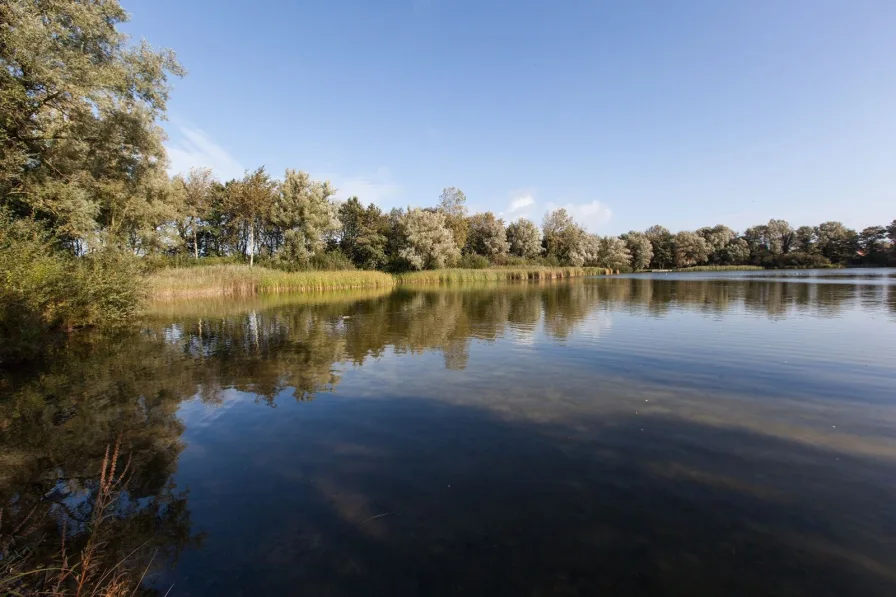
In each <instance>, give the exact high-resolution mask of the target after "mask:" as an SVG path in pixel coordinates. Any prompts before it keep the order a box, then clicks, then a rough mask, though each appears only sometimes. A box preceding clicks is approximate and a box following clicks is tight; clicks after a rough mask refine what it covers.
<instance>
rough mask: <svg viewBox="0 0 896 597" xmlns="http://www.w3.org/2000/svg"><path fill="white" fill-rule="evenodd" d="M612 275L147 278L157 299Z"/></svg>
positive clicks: (566, 270) (195, 274)
mask: <svg viewBox="0 0 896 597" xmlns="http://www.w3.org/2000/svg"><path fill="white" fill-rule="evenodd" d="M607 273H611V272H610V271H609V270H604V269H602V268H589V267H541V266H537V267H524V268H518V267H500V268H490V269H442V270H431V271H422V272H412V273H404V274H394V275H393V274H387V273H383V272H376V271H362V270H347V271H305V272H284V271H281V270H273V269H267V268H263V267H248V266H245V265H211V266H205V267H201V266H200V267H191V268H177V269H163V270H159V271H156V272H154V273H152V274H150V275H149V276H148V278H147V281H148V285H149V293H150V295H151V296H152V298H153V299H156V300H171V299H178V298H199V297H209V298H210V297H250V296H254V295H258V294H278V293H309V292H310V293H315V292H316V293H321V292H327V291H334V290H336V291H338V290H355V289H390V288H393V287H394V286H396V285H420V284H466V283H476V282H501V281H508V280H556V279H560V278H572V277H578V276H594V275H600V274H607Z"/></svg>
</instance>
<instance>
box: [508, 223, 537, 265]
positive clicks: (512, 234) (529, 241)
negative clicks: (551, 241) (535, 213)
mask: <svg viewBox="0 0 896 597" xmlns="http://www.w3.org/2000/svg"><path fill="white" fill-rule="evenodd" d="M507 242H508V245H509V247H508V248H509V250H510V253H511V254H512V255H516V256H517V257H523V258H527V259H532V258H534V257H538V256H539V255H541V254H542V253H544V247H542V245H541V230H539V229H538V226H537V225H536V224H535V222H533V221H531V220H527V219H525V218H520V219H518V220H516V221H515V222H511V223H510V225H509V226H507Z"/></svg>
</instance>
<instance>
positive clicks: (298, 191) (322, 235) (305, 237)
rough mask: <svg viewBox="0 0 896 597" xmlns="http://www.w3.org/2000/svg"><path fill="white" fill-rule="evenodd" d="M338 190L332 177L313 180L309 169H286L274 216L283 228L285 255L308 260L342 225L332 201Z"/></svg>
mask: <svg viewBox="0 0 896 597" xmlns="http://www.w3.org/2000/svg"><path fill="white" fill-rule="evenodd" d="M335 192H336V189H334V188H333V187H332V186H331V185H330V182H329V181H326V182H319V181H315V180H311V177H310V176H309V175H308V173H307V172H301V171H298V172H297V171H295V170H287V171H286V175H285V176H284V178H283V182H281V183H280V192H279V193H278V194H277V196H276V199H275V200H274V207H273V211H272V216H271V221H272V222H273V223H274V224H275V225H277V226H279V227H280V228H281V229H282V231H283V248H282V249H281V253H280V256H281V257H282V258H283V259H285V260H287V261H290V262H298V263H303V264H307V262H308V260H309V259H311V257H313V256H314V255H315V254H317V253H319V252H321V251H323V249H324V246H325V244H326V239H327V237H328V236H330V235H333V234H334V233H335V232H336V231H337V230H339V227H340V223H339V217H338V210H337V207H336V205H335V204H334V203H333V201H332V197H333V195H334V194H335Z"/></svg>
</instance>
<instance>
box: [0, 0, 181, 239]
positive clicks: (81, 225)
mask: <svg viewBox="0 0 896 597" xmlns="http://www.w3.org/2000/svg"><path fill="white" fill-rule="evenodd" d="M126 21H127V14H126V13H125V11H124V10H123V9H122V8H121V6H120V5H119V3H118V2H117V0H105V1H104V2H22V1H14V2H3V3H2V4H0V23H2V24H3V25H2V27H0V65H2V68H0V202H2V205H0V207H6V208H7V209H8V210H10V211H11V212H12V213H13V214H15V215H17V216H25V215H27V216H30V217H33V218H34V219H35V220H37V221H39V222H41V223H42V224H43V225H44V226H46V227H47V228H48V229H50V230H52V231H53V232H54V233H55V234H56V236H57V238H58V239H59V240H61V241H62V242H64V243H65V244H66V245H68V246H70V247H72V248H75V249H78V248H80V247H81V245H82V243H84V242H85V241H86V242H87V243H89V244H90V246H96V245H97V244H98V243H104V242H111V243H114V244H117V245H122V246H123V245H128V246H130V247H131V248H136V247H134V243H135V241H136V242H139V240H140V239H141V238H142V237H144V236H145V235H146V234H148V233H149V232H150V231H152V230H153V229H154V225H156V224H157V223H159V222H160V221H161V220H164V216H165V215H166V214H164V213H163V212H165V211H166V205H165V203H164V201H160V200H159V198H160V194H162V193H163V192H164V188H165V187H166V186H167V177H166V175H165V171H164V166H165V163H166V159H165V150H164V147H163V145H162V141H163V139H164V135H163V132H162V130H161V128H160V127H159V126H158V124H157V123H156V121H157V119H159V118H161V117H163V116H164V113H165V107H166V103H167V100H168V92H169V82H168V79H169V76H171V75H175V76H180V75H182V74H183V72H184V71H183V69H182V68H181V66H180V65H179V64H178V63H177V61H176V59H175V57H174V53H173V52H171V51H169V50H161V51H157V50H153V49H152V48H151V47H150V46H149V44H147V43H146V42H143V43H142V44H139V45H136V46H135V45H132V44H131V43H130V40H129V39H128V37H127V36H126V35H125V34H124V33H122V32H121V31H119V30H118V26H119V25H120V24H122V23H124V22H126ZM100 232H102V234H99V233H100Z"/></svg>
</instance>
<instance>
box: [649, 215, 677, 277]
mask: <svg viewBox="0 0 896 597" xmlns="http://www.w3.org/2000/svg"><path fill="white" fill-rule="evenodd" d="M644 234H646V235H647V238H648V239H650V246H651V247H652V248H653V260H652V261H651V263H650V267H652V268H654V269H665V268H667V267H669V266H670V265H672V264H673V263H674V262H675V238H674V237H673V236H672V233H671V232H669V231H668V230H667V229H666V228H664V227H662V226H658V225H657V226H651V227H650V228H648V229H647V230H646V232H645V233H644Z"/></svg>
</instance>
